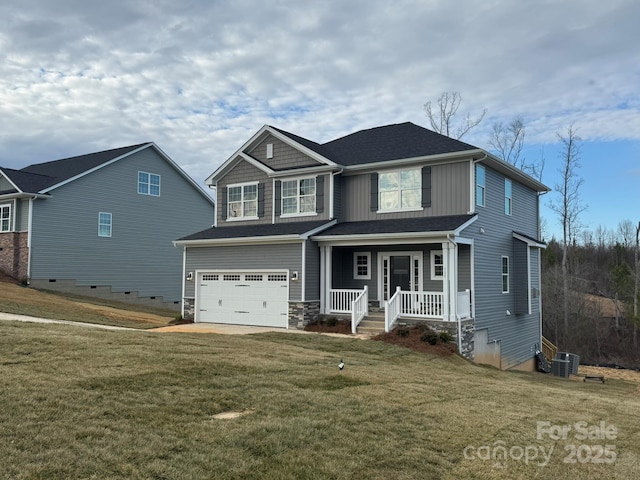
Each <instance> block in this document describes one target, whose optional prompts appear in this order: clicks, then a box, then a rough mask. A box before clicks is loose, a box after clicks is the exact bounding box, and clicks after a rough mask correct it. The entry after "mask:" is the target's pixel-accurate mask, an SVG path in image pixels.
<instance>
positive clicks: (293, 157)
mask: <svg viewBox="0 0 640 480" xmlns="http://www.w3.org/2000/svg"><path fill="white" fill-rule="evenodd" d="M269 143H270V144H271V145H273V157H272V158H267V144H269ZM247 153H248V154H249V155H251V156H252V157H254V158H255V159H257V160H259V161H260V162H262V163H264V164H265V165H267V166H268V167H269V168H271V169H273V170H286V169H288V168H300V167H315V166H318V165H322V164H321V163H320V162H318V161H317V160H314V159H313V158H311V157H309V156H307V155H305V154H304V153H302V152H300V151H299V150H297V149H295V148H293V147H292V146H291V145H288V144H286V143H285V142H283V141H282V140H280V139H278V138H276V137H274V136H273V135H268V136H267V137H266V138H265V139H264V140H262V141H261V142H260V143H258V144H257V145H256V146H255V147H254V148H252V149H251V150H249V151H248V152H247Z"/></svg>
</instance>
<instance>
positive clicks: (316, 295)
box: [301, 240, 320, 301]
mask: <svg viewBox="0 0 640 480" xmlns="http://www.w3.org/2000/svg"><path fill="white" fill-rule="evenodd" d="M305 242H306V246H305V249H306V259H305V273H306V279H305V282H306V284H305V298H304V300H306V301H311V300H319V299H320V248H319V247H318V244H317V243H316V242H312V241H311V240H305ZM301 273H302V272H301Z"/></svg>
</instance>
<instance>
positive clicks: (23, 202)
mask: <svg viewBox="0 0 640 480" xmlns="http://www.w3.org/2000/svg"><path fill="white" fill-rule="evenodd" d="M15 209H16V225H15V231H16V232H26V231H28V230H29V200H28V199H24V198H23V199H19V200H16V203H15Z"/></svg>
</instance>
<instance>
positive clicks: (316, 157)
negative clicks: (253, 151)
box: [205, 125, 337, 185]
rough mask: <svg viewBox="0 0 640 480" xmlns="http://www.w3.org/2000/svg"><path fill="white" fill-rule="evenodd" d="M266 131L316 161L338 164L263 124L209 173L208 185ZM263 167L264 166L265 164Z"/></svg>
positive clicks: (332, 164)
mask: <svg viewBox="0 0 640 480" xmlns="http://www.w3.org/2000/svg"><path fill="white" fill-rule="evenodd" d="M265 133H269V134H271V135H273V136H274V137H275V138H277V139H278V140H281V141H283V142H284V143H286V144H287V145H289V146H291V147H293V148H295V149H296V150H298V151H300V152H302V153H304V154H305V155H307V156H309V157H311V158H313V159H314V160H316V161H318V162H320V163H323V164H325V165H329V166H332V167H335V166H337V165H336V164H335V163H334V162H332V161H331V160H329V159H328V158H325V157H323V156H322V155H320V154H318V153H316V152H314V151H313V150H310V149H308V148H307V147H305V146H304V145H301V144H299V143H298V142H296V141H294V140H292V139H291V138H289V137H288V136H286V135H284V134H282V133H280V132H278V131H277V130H275V129H273V128H272V127H270V126H269V125H263V126H262V128H260V130H258V131H257V132H256V133H255V134H253V136H252V137H251V138H250V139H249V140H247V141H246V142H245V143H244V144H243V145H242V146H241V147H240V148H239V149H238V150H236V151H235V152H234V153H233V155H231V156H230V157H229V158H228V159H227V160H226V161H225V162H224V163H223V164H222V165H220V166H219V167H218V168H217V169H216V170H215V171H214V172H213V173H212V174H211V175H209V176H208V177H207V179H206V180H205V183H206V184H208V185H212V184H214V183H216V181H217V180H218V177H219V175H220V173H221V172H223V171H224V170H225V169H226V168H227V167H228V165H229V164H230V163H231V162H232V161H234V160H235V159H236V157H238V156H242V155H243V154H244V151H245V150H246V149H247V148H249V147H250V146H251V145H252V144H253V143H255V142H256V141H257V140H259V139H260V137H262V136H263V135H264V134H265ZM263 167H264V165H263Z"/></svg>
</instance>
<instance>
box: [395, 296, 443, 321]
mask: <svg viewBox="0 0 640 480" xmlns="http://www.w3.org/2000/svg"><path fill="white" fill-rule="evenodd" d="M400 294H401V300H400V316H403V317H420V318H442V316H443V315H444V306H443V302H444V295H443V294H442V292H409V291H406V290H401V291H400Z"/></svg>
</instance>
